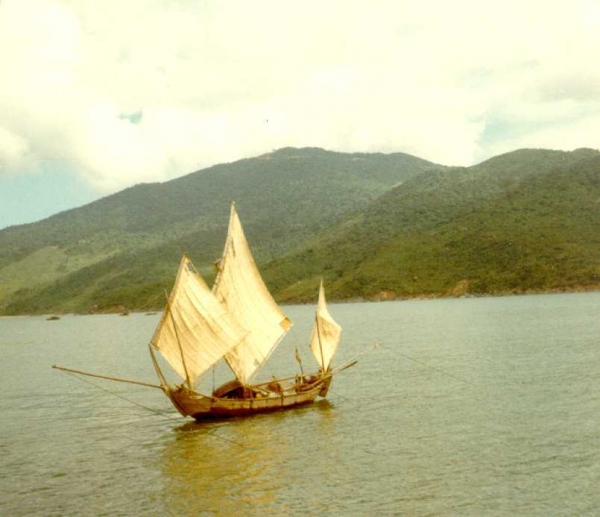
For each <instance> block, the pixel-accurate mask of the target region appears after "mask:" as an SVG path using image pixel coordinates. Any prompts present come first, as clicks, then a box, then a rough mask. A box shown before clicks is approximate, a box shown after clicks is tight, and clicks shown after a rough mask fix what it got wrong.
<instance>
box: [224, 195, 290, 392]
mask: <svg viewBox="0 0 600 517" xmlns="http://www.w3.org/2000/svg"><path fill="white" fill-rule="evenodd" d="M219 268H220V271H219V273H218V274H217V278H216V280H215V285H214V287H213V292H214V293H215V296H216V297H217V299H218V300H219V301H220V302H221V303H222V304H223V305H225V306H226V307H227V310H228V311H229V312H230V313H231V314H232V316H233V317H234V318H235V319H236V320H237V321H238V322H239V323H240V325H242V326H243V327H244V328H245V329H246V330H248V334H247V335H246V337H245V339H244V341H243V342H242V343H241V344H240V345H238V346H237V347H236V348H235V349H233V350H232V351H231V352H229V353H228V354H227V355H225V359H226V360H227V363H228V364H229V366H230V367H231V369H232V370H233V372H234V373H235V375H236V377H237V378H238V380H239V381H240V382H241V383H242V384H248V382H249V381H250V378H251V377H252V376H253V375H254V374H255V373H256V371H257V370H258V369H259V368H260V367H261V366H262V365H263V363H264V362H265V361H266V360H267V359H268V357H269V355H270V354H271V353H272V351H273V350H274V349H275V347H276V346H277V344H278V343H279V341H280V340H281V338H283V336H284V335H285V333H286V332H287V331H288V330H289V328H290V327H291V326H292V322H291V321H290V320H289V319H288V318H287V317H286V316H285V314H284V313H283V311H282V310H281V309H280V308H279V306H278V305H277V304H276V303H275V300H273V297H272V296H271V293H269V290H268V289H267V287H266V286H265V284H264V282H263V280H262V278H261V276H260V273H259V271H258V268H257V267H256V263H255V262H254V258H253V257H252V252H251V251H250V247H249V246H248V242H247V241H246V237H245V236H244V230H243V229H242V225H241V223H240V219H239V217H238V214H237V211H236V209H235V205H233V204H232V205H231V216H230V219H229V231H228V234H227V242H226V244H225V250H224V252H223V258H222V260H221V262H220V265H219Z"/></svg>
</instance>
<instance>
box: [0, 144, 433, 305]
mask: <svg viewBox="0 0 600 517" xmlns="http://www.w3.org/2000/svg"><path fill="white" fill-rule="evenodd" d="M439 168H441V166H437V165H435V164H432V163H431V162H427V161H425V160H421V159H419V158H416V157H413V156H409V155H406V154H403V153H395V154H389V155H384V154H343V153H333V152H327V151H323V150H321V149H290V148H288V149H282V150H279V151H276V152H273V153H270V154H267V155H263V156H260V157H257V158H253V159H247V160H241V161H238V162H235V163H231V164H223V165H218V166H215V167H211V168H209V169H205V170H202V171H199V172H195V173H192V174H189V175H187V176H185V177H182V178H178V179H176V180H173V181H170V182H166V183H162V184H143V185H137V186H135V187H131V188H129V189H126V190H124V191H122V192H119V193H117V194H114V195H112V196H109V197H107V198H104V199H101V200H99V201H96V202H94V203H91V204H89V205H86V206H84V207H81V208H78V209H75V210H70V211H67V212H63V213H61V214H57V215H55V216H53V217H50V218H48V219H46V220H44V221H41V222H39V223H35V224H30V225H22V226H16V227H12V228H7V229H5V230H2V231H0V312H3V313H9V314H14V313H30V312H58V311H85V310H88V308H89V307H92V306H97V308H98V309H99V310H107V309H109V308H111V307H114V306H119V305H124V306H127V307H129V308H143V307H148V308H151V307H156V306H161V305H162V300H163V294H162V293H163V289H165V288H167V289H168V288H169V287H170V285H171V283H172V281H173V275H174V273H175V271H176V268H177V265H178V262H179V259H180V257H181V254H182V252H183V251H186V252H188V253H189V255H190V256H191V257H192V259H193V260H194V262H195V263H196V265H197V267H198V268H199V269H201V270H203V272H205V273H207V274H208V275H209V276H210V275H212V262H213V261H214V260H215V258H217V257H219V256H220V254H221V251H222V247H223V244H224V239H225V234H226V228H227V218H228V214H229V204H230V202H231V201H232V200H235V201H236V202H237V206H238V210H239V212H240V215H241V217H242V219H243V222H244V226H245V228H246V232H247V234H248V238H249V240H250V241H251V243H252V245H253V250H254V251H255V254H256V256H257V258H258V260H259V261H260V262H265V261H267V260H269V259H272V258H274V257H277V256H280V255H281V254H285V253H287V252H290V251H291V250H293V249H296V248H301V247H302V246H303V245H304V244H305V243H306V242H307V241H309V240H310V239H312V238H313V237H314V236H315V235H317V234H319V233H321V232H322V231H324V230H326V229H327V228H329V227H330V226H331V225H332V224H336V223H338V222H340V221H342V220H343V219H344V218H346V217H348V216H349V215H350V214H353V213H356V212H358V211H360V210H361V209H363V208H365V207H366V206H368V204H369V203H370V202H371V201H372V200H374V199H376V198H377V197H378V196H380V195H381V194H383V193H384V192H386V191H387V190H389V189H390V188H392V187H393V186H395V185H398V184H400V183H402V182H403V181H406V180H408V179H410V178H412V177H414V176H416V175H419V174H421V173H427V172H428V171H432V170H437V169H439Z"/></svg>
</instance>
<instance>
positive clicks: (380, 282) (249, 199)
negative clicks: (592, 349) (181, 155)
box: [0, 148, 600, 314]
mask: <svg viewBox="0 0 600 517" xmlns="http://www.w3.org/2000/svg"><path fill="white" fill-rule="evenodd" d="M232 200H235V201H236V203H237V206H238V211H239V212H240V216H241V218H242V222H243V224H244V227H245V229H246V233H247V236H248V240H249V241H250V244H251V246H252V248H253V251H254V252H255V255H256V257H257V261H258V262H259V265H260V266H261V269H262V270H263V272H264V276H265V279H266V281H267V283H268V284H269V286H270V287H271V288H272V290H273V292H274V293H275V295H276V297H277V298H278V299H279V300H282V301H308V300H314V298H315V296H316V289H317V285H318V279H319V278H320V277H323V278H324V279H325V280H326V282H327V285H328V292H329V296H330V298H333V299H350V298H358V297H361V298H370V299H386V298H393V297H396V296H401V297H412V296H458V295H465V294H477V295H479V294H499V293H516V292H535V291H548V290H573V289H597V288H598V287H599V283H600V282H599V280H598V278H599V276H600V242H599V241H600V232H599V231H598V228H600V225H599V223H600V221H599V210H598V209H599V208H600V153H599V152H598V151H595V150H591V149H580V150H577V151H573V152H561V151H548V150H532V149H524V150H519V151H515V152H512V153H507V154H504V155H501V156H497V157H495V158H492V159H490V160H487V161H486V162H483V163H481V164H479V165H476V166H473V167H444V166H441V165H436V164H433V163H431V162H428V161H425V160H421V159H419V158H416V157H413V156H409V155H406V154H402V153H395V154H389V155H384V154H344V153H333V152H328V151H323V150H321V149H312V148H309V149H292V148H287V149H282V150H279V151H276V152H273V153H270V154H267V155H263V156H259V157H257V158H252V159H247V160H241V161H238V162H235V163H231V164H223V165H218V166H215V167H211V168H209V169H205V170H202V171H198V172H195V173H192V174H189V175H188V176H185V177H182V178H178V179H176V180H173V181H169V182H166V183H161V184H143V185H137V186H135V187H131V188H129V189H126V190H124V191H122V192H119V193H117V194H114V195H112V196H109V197H107V198H104V199H101V200H99V201H96V202H94V203H91V204H89V205H87V206H84V207H81V208H78V209H74V210H70V211H67V212H63V213H61V214H58V215H55V216H53V217H50V218H48V219H46V220H44V221H41V222H39V223H35V224H30V225H22V226H15V227H11V228H7V229H5V230H2V231H0V313H4V314H20V313H49V312H86V311H89V310H99V311H107V310H118V309H119V308H122V307H125V308H127V309H130V310H150V309H156V308H160V307H162V305H163V303H164V290H165V289H166V290H168V289H170V286H171V285H172V282H173V279H174V275H175V272H176V270H177V267H178V264H179V260H180V258H181V254H182V252H184V251H185V252H187V253H188V254H189V255H190V256H191V258H192V259H193V260H194V262H195V264H196V266H197V267H198V269H199V270H200V271H201V272H202V273H203V274H204V275H205V277H206V278H207V280H208V281H211V280H212V275H213V261H214V259H215V258H218V257H219V256H220V254H221V251H222V247H223V244H224V239H225V234H226V230H227V219H228V213H229V203H230V201H232Z"/></svg>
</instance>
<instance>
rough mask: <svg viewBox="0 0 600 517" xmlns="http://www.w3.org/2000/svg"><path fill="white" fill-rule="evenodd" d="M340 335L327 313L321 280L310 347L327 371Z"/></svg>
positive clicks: (340, 332) (340, 330)
mask: <svg viewBox="0 0 600 517" xmlns="http://www.w3.org/2000/svg"><path fill="white" fill-rule="evenodd" d="M341 335H342V327H340V326H339V325H338V324H337V323H336V322H335V320H334V319H333V318H332V317H331V314H329V310H328V309H327V303H326V301H325V288H324V287H323V281H321V286H320V288H319V305H318V306H317V313H316V314H315V324H314V326H313V331H312V335H311V338H310V349H311V350H312V353H313V355H314V356H315V358H316V360H317V362H318V363H319V366H320V367H321V369H322V370H323V371H327V370H328V368H329V366H330V364H331V360H332V359H333V356H334V355H335V352H336V351H337V348H338V345H339V344H340V337H341Z"/></svg>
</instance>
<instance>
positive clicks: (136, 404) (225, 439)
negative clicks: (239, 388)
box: [65, 372, 244, 447]
mask: <svg viewBox="0 0 600 517" xmlns="http://www.w3.org/2000/svg"><path fill="white" fill-rule="evenodd" d="M65 373H68V374H69V375H71V376H72V377H74V378H76V379H78V380H80V381H83V382H87V383H88V384H91V385H92V386H94V387H95V388H98V389H100V390H102V391H105V392H106V393H109V394H111V395H114V396H115V397H118V398H120V399H123V400H125V401H126V402H129V403H130V404H133V405H135V406H139V407H141V408H142V409H145V410H147V411H150V412H151V413H154V414H155V415H158V416H161V417H163V418H166V419H167V420H173V421H174V422H178V423H181V419H179V418H174V417H172V416H169V415H166V414H164V413H161V412H160V411H157V410H156V409H153V408H151V407H148V406H145V405H144V404H141V403H139V402H136V401H135V400H132V399H130V398H128V397H126V396H124V395H121V394H120V393H116V392H114V391H111V390H109V389H108V388H105V387H103V386H100V385H99V384H96V383H94V382H92V381H90V380H88V379H84V378H82V377H79V376H77V375H75V374H74V373H71V372H65ZM206 433H207V434H210V435H211V436H214V437H215V438H218V439H219V440H223V441H226V442H229V443H233V444H234V445H238V446H240V447H243V446H244V445H243V444H241V443H240V442H236V441H235V440H230V439H229V438H224V437H222V436H218V435H217V434H215V431H213V432H211V431H210V430H208V431H206Z"/></svg>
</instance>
